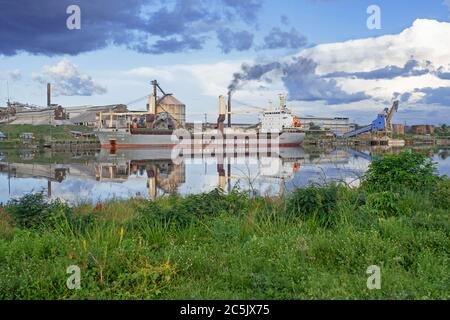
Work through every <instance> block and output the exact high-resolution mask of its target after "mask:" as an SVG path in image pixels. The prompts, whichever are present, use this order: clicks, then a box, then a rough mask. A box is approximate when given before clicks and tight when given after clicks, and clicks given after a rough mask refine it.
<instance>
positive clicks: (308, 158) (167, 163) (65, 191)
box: [0, 147, 450, 204]
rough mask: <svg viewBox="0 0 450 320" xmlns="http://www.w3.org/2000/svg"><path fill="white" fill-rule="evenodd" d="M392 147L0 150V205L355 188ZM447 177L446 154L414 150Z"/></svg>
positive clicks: (449, 155)
mask: <svg viewBox="0 0 450 320" xmlns="http://www.w3.org/2000/svg"><path fill="white" fill-rule="evenodd" d="M399 151H400V149H380V148H377V149H374V148H372V149H371V148H367V147H366V148H362V149H353V148H331V147H324V148H317V147H312V148H311V147H307V148H306V147H305V148H285V149H281V150H280V152H279V154H269V155H267V154H266V155H259V154H231V155H217V154H207V155H206V154H205V155H196V156H195V157H191V156H186V157H178V158H177V159H174V160H173V159H172V156H171V153H170V150H117V151H116V152H114V153H111V152H110V151H108V150H99V151H97V152H90V153H88V152H84V153H83V152H67V153H51V152H50V151H45V152H38V151H33V150H9V151H5V150H3V151H1V150H0V202H1V203H6V202H7V201H8V200H10V199H11V198H16V197H20V196H22V195H24V194H27V193H30V192H44V193H45V194H47V195H48V196H49V197H51V198H60V199H61V200H63V201H66V202H68V203H71V204H79V203H86V202H90V203H96V202H101V201H105V200H109V199H127V198H131V197H143V198H150V199H152V198H155V197H161V196H164V195H167V194H170V193H174V192H177V193H179V194H182V195H186V194H192V193H201V192H207V191H210V190H213V189H214V188H217V187H220V188H222V189H224V190H225V191H230V190H232V189H233V188H239V189H241V190H251V191H252V192H256V193H258V194H261V195H277V194H279V193H280V192H290V191H292V190H294V189H295V188H298V187H302V186H305V185H308V184H311V183H319V184H322V183H325V182H329V181H339V182H342V183H346V184H348V185H349V186H358V184H359V183H360V178H361V177H362V176H363V175H364V174H365V172H366V171H367V169H368V166H369V164H370V162H371V160H372V159H373V158H374V157H377V156H381V155H383V154H385V153H391V152H399ZM413 151H422V152H426V153H427V154H428V155H429V156H430V157H432V159H433V161H434V162H436V164H437V169H438V174H442V175H443V174H445V175H448V176H450V149H446V148H440V149H433V148H429V147H422V148H416V149H415V150H413Z"/></svg>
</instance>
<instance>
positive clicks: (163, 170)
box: [95, 148, 367, 199]
mask: <svg viewBox="0 0 450 320" xmlns="http://www.w3.org/2000/svg"><path fill="white" fill-rule="evenodd" d="M349 155H351V154H349V152H348V151H345V150H336V149H330V150H327V151H326V152H325V151H323V150H321V151H320V152H318V153H306V152H305V150H304V149H302V148H280V149H279V151H278V152H277V153H276V154H270V153H269V154H259V153H257V152H254V153H247V154H245V155H242V154H235V153H230V154H226V153H224V154H217V153H204V154H199V153H196V154H191V155H189V156H188V157H184V156H183V155H180V156H179V157H178V158H177V159H172V158H171V156H172V153H171V150H170V149H161V150H155V149H136V150H127V149H121V150H114V151H113V152H111V151H110V150H105V149H102V150H101V151H100V153H99V154H98V156H97V161H96V163H95V177H96V180H97V181H99V182H126V181H129V179H130V177H134V178H140V179H138V180H136V181H140V180H143V179H146V186H147V196H148V198H150V199H155V198H156V197H157V196H158V195H164V194H171V193H176V192H178V191H179V189H180V186H182V185H184V184H186V182H187V180H186V170H187V169H186V167H189V168H192V167H193V166H196V165H197V166H204V171H203V172H202V175H204V176H206V175H212V174H214V175H216V177H217V180H216V181H217V182H216V184H215V185H214V186H213V187H217V188H220V189H222V190H223V191H227V192H230V191H231V190H232V188H233V186H234V185H235V183H236V181H251V180H256V179H260V180H263V179H264V180H266V181H271V183H274V184H277V185H278V187H279V190H280V192H282V191H283V190H282V189H283V188H284V185H285V183H286V181H289V180H290V179H293V178H294V177H295V176H296V175H298V174H299V173H300V172H301V170H302V166H304V165H324V164H335V165H339V164H347V163H348V159H349ZM365 157H367V155H366V156H365ZM211 166H212V167H213V168H214V171H215V172H211ZM208 168H209V169H208ZM208 170H210V171H209V172H208ZM189 183H190V184H195V183H197V181H196V178H195V177H194V179H192V181H189Z"/></svg>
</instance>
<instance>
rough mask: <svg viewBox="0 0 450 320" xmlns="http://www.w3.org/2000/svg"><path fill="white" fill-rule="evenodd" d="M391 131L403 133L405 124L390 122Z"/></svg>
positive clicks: (398, 133) (397, 133) (396, 133)
mask: <svg viewBox="0 0 450 320" xmlns="http://www.w3.org/2000/svg"><path fill="white" fill-rule="evenodd" d="M392 133H393V134H395V135H404V134H405V125H403V124H398V123H394V124H392Z"/></svg>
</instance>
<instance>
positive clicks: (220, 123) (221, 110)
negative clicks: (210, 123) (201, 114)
mask: <svg viewBox="0 0 450 320" xmlns="http://www.w3.org/2000/svg"><path fill="white" fill-rule="evenodd" d="M226 112H227V108H226V105H225V97H224V96H220V97H219V118H218V119H217V129H218V130H219V131H220V132H221V133H222V134H223V123H224V122H225V114H226Z"/></svg>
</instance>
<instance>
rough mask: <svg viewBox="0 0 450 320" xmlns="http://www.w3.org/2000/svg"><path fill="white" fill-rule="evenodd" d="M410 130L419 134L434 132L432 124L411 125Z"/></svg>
mask: <svg viewBox="0 0 450 320" xmlns="http://www.w3.org/2000/svg"><path fill="white" fill-rule="evenodd" d="M411 132H412V133H413V134H419V135H425V134H434V126H432V125H429V124H421V125H415V126H411Z"/></svg>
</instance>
